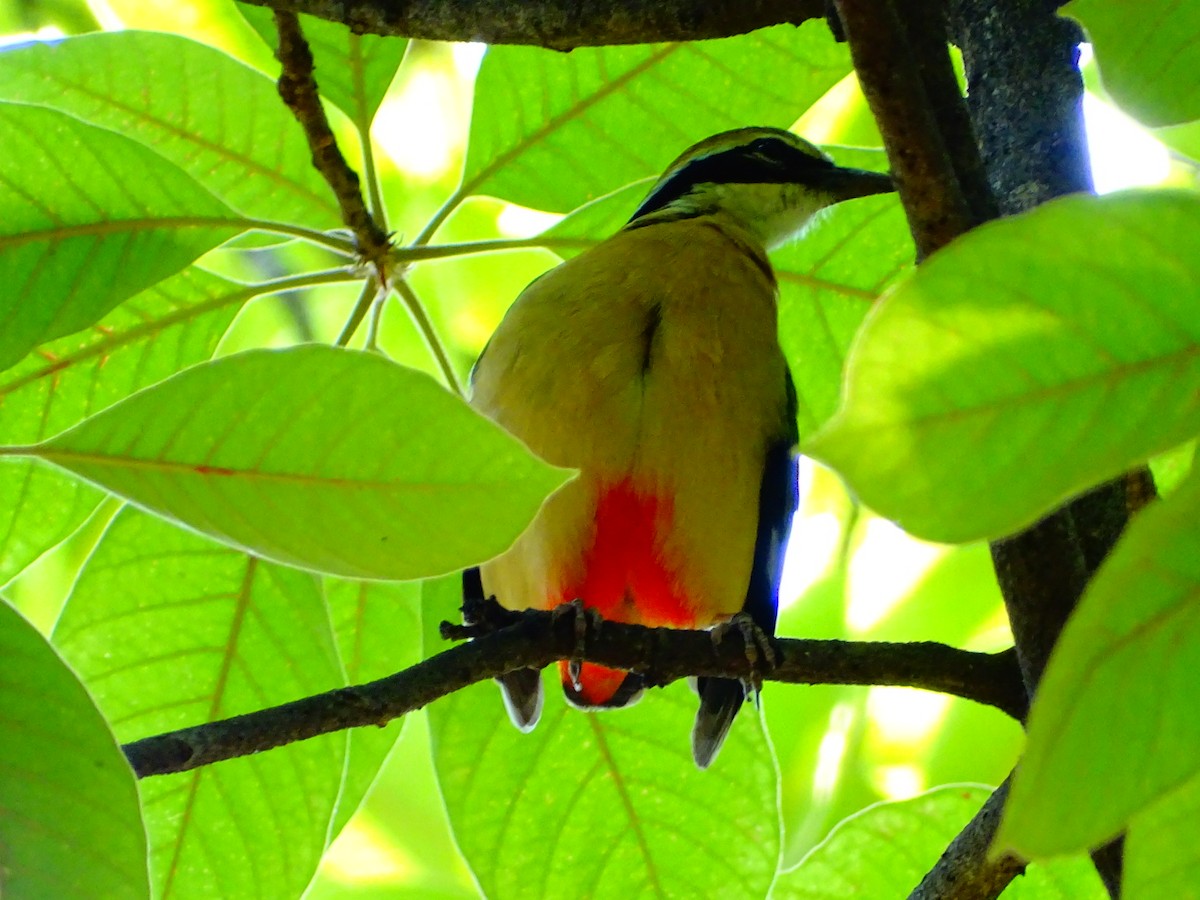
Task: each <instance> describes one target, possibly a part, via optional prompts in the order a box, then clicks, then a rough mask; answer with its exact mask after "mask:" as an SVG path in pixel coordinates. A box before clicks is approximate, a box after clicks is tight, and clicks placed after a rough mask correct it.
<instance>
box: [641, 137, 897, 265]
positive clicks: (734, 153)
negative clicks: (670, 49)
mask: <svg viewBox="0 0 1200 900" xmlns="http://www.w3.org/2000/svg"><path fill="white" fill-rule="evenodd" d="M895 189H896V188H895V186H894V185H893V183H892V179H891V178H890V177H889V176H887V175H881V174H879V173H878V172H867V171H863V170H861V169H848V168H843V167H841V166H838V165H837V164H835V163H834V161H833V160H832V159H830V158H829V157H828V156H827V155H826V154H824V153H822V152H821V151H820V150H819V149H817V148H816V147H814V146H813V145H812V144H810V143H809V142H808V141H806V140H804V139H803V138H801V137H797V136H796V135H794V134H792V133H791V132H790V131H784V130H783V129H780V128H738V129H736V130H734V131H724V132H722V133H721V134H716V135H713V136H712V137H710V138H706V139H705V140H703V141H701V142H700V143H698V144H696V145H695V146H693V147H690V148H689V149H687V150H685V151H684V152H683V154H682V155H681V156H680V157H679V158H678V159H676V160H675V162H673V163H671V165H670V166H669V167H668V168H667V171H666V172H664V173H663V176H662V177H661V178H660V179H659V180H658V183H657V184H655V185H654V188H653V189H652V190H651V191H650V193H649V195H648V196H647V197H646V199H645V200H643V201H642V204H641V206H639V207H638V209H637V212H635V213H634V214H633V218H631V219H630V220H629V221H630V224H631V225H633V224H635V223H636V224H637V225H643V224H644V225H648V224H651V223H652V222H667V221H671V220H673V219H682V218H691V217H693V216H699V215H708V214H711V213H717V212H723V213H726V214H727V215H730V216H732V217H733V218H735V219H736V220H738V222H739V223H740V224H742V225H743V226H744V227H746V228H747V229H749V230H750V231H751V232H753V233H754V234H756V235H757V236H758V237H759V238H760V239H761V240H762V242H763V245H764V246H766V247H774V246H776V245H778V244H781V243H783V242H784V241H786V240H788V239H789V238H790V237H792V236H793V235H795V234H796V233H797V232H799V231H800V230H801V229H802V228H803V227H804V225H805V224H806V223H807V222H808V221H809V220H810V219H811V218H812V217H813V215H814V214H815V213H817V212H818V211H820V210H821V209H824V208H825V207H827V206H831V205H833V204H834V203H838V202H840V201H842V200H849V199H851V198H852V197H865V196H867V195H869V194H884V193H888V192H890V191H894V190H895Z"/></svg>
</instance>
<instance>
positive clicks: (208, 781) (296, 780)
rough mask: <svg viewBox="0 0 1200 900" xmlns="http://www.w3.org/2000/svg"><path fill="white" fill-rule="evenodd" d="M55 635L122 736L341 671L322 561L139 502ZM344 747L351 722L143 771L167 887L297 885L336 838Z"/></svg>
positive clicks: (205, 892) (251, 705)
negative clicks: (288, 555) (286, 564)
mask: <svg viewBox="0 0 1200 900" xmlns="http://www.w3.org/2000/svg"><path fill="white" fill-rule="evenodd" d="M54 643H55V645H56V646H57V647H58V648H59V649H60V651H61V652H62V653H63V655H64V656H65V657H66V659H67V660H68V661H69V662H70V663H71V665H72V667H73V668H74V669H75V671H76V672H78V673H79V675H80V677H81V678H82V679H83V681H84V683H85V684H86V685H87V686H88V689H89V690H90V691H91V692H92V695H93V696H94V697H95V698H96V702H97V703H98V704H99V706H100V708H101V709H102V710H103V711H104V713H105V715H106V716H107V717H108V719H109V721H110V722H112V723H113V727H114V729H115V730H116V732H117V735H118V737H120V738H121V739H122V740H123V741H130V740H133V739H137V738H143V737H148V736H150V735H153V734H158V733H161V732H164V731H169V730H172V729H176V728H182V727H186V726H189V725H198V724H201V723H203V722H207V721H211V720H214V719H220V718H225V717H228V716H234V715H238V714H241V713H246V712H250V711H253V710H256V709H261V708H263V707H267V706H273V705H275V704H279V703H284V702H287V701H289V700H295V699H298V698H300V697H304V696H308V695H310V694H314V693H318V692H320V691H325V690H329V689H331V688H335V687H340V686H341V685H342V684H344V675H343V673H342V669H341V666H340V664H339V661H338V657H337V651H336V649H335V647H334V641H333V635H332V632H331V629H330V623H329V617H328V613H327V611H326V608H325V604H324V602H323V599H322V596H321V592H320V589H319V585H318V583H317V580H316V579H315V578H314V577H313V576H312V575H310V574H308V573H305V572H298V571H296V570H294V569H286V568H282V567H279V566H273V565H271V564H269V563H264V562H262V561H260V560H257V559H254V558H253V557H248V556H246V555H245V554H244V553H239V552H237V551H235V550H230V549H229V548H227V547H222V546H220V545H218V544H214V543H212V542H211V541H209V540H207V539H205V538H202V537H200V536H198V535H195V534H191V533H189V532H186V531H183V530H181V529H178V528H172V527H171V526H170V525H168V524H166V523H164V522H161V521H159V520H157V519H154V518H151V517H149V516H146V515H144V514H142V513H140V512H138V511H137V510H133V509H126V510H124V511H123V512H122V513H120V514H119V515H118V516H117V517H116V518H115V519H114V520H113V522H112V523H111V524H110V526H109V529H108V531H107V532H106V534H105V536H104V538H103V539H102V541H101V542H100V544H99V546H98V547H97V548H96V550H95V552H94V553H93V555H92V557H91V559H89V561H88V564H87V566H86V567H85V568H84V570H83V572H82V574H81V575H80V577H79V580H78V582H77V583H76V585H75V588H74V590H73V591H72V593H71V597H70V599H69V600H68V602H67V606H66V608H65V610H64V611H63V614H62V617H61V618H60V620H59V622H58V625H57V626H56V627H55V630H54ZM345 754H346V735H345V734H336V735H327V736H325V737H321V738H316V739H314V740H310V741H305V742H302V743H298V744H291V745H288V746H286V747H282V748H279V749H277V750H273V751H271V752H270V753H267V754H262V755H256V756H250V757H245V758H242V759H237V760H232V761H229V762H225V763H220V764H218V765H215V766H209V767H206V768H202V769H198V770H196V771H193V772H184V773H181V774H178V775H170V776H161V777H154V778H149V779H146V780H144V781H143V782H142V803H143V808H144V810H145V816H146V826H147V829H148V831H149V834H150V846H151V880H152V882H153V884H154V888H155V896H156V897H163V898H172V897H178V898H193V897H231V898H232V897H264V898H265V897H274V898H281V900H282V898H290V897H296V896H298V895H299V893H300V891H301V890H302V889H303V888H304V885H305V884H307V882H308V880H309V879H310V878H311V877H312V873H313V871H314V870H315V869H316V865H317V862H318V861H319V859H320V857H321V853H322V851H323V850H324V848H325V842H326V837H327V834H328V829H329V822H330V818H331V816H332V814H333V809H334V802H335V800H336V798H337V795H338V790H339V788H340V786H341V782H342V774H343V767H344V764H345ZM93 896H96V895H93Z"/></svg>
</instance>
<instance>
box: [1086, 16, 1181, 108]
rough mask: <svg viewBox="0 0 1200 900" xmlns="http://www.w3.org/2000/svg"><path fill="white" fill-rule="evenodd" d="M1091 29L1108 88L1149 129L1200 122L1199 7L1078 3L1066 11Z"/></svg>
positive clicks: (1089, 33) (1091, 35)
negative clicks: (1196, 120)
mask: <svg viewBox="0 0 1200 900" xmlns="http://www.w3.org/2000/svg"><path fill="white" fill-rule="evenodd" d="M1062 11H1063V12H1065V13H1067V14H1068V15H1071V16H1074V17H1075V18H1076V19H1079V21H1080V22H1082V23H1083V27H1084V28H1086V29H1087V33H1088V38H1089V39H1090V40H1091V42H1092V45H1093V46H1094V47H1095V48H1096V59H1097V60H1098V61H1099V63H1100V74H1101V75H1102V76H1103V78H1104V87H1105V88H1107V90H1108V92H1109V93H1110V94H1112V96H1113V98H1114V99H1115V100H1116V101H1117V102H1118V103H1119V104H1121V106H1122V107H1124V108H1125V109H1126V110H1128V111H1129V113H1130V114H1132V115H1134V116H1136V117H1137V118H1138V119H1140V120H1141V121H1142V122H1144V123H1145V124H1147V125H1176V124H1178V123H1180V122H1186V121H1188V120H1189V119H1200V58H1198V57H1197V55H1196V44H1197V43H1198V42H1200V6H1197V5H1196V4H1194V3H1180V2H1179V0H1143V2H1140V3H1111V2H1109V0H1073V2H1071V3H1068V4H1067V5H1066V6H1065V7H1064V8H1063V10H1062Z"/></svg>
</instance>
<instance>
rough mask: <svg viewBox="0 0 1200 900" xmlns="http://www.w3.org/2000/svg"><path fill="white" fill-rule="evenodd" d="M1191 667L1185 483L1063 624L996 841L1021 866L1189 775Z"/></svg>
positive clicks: (1193, 571)
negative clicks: (1022, 859)
mask: <svg viewBox="0 0 1200 900" xmlns="http://www.w3.org/2000/svg"><path fill="white" fill-rule="evenodd" d="M1197 668H1200V477H1197V475H1196V474H1195V473H1193V474H1192V475H1191V476H1189V478H1188V479H1187V481H1185V482H1184V483H1183V484H1182V485H1181V486H1180V487H1179V489H1178V491H1177V493H1175V494H1174V495H1172V496H1171V497H1169V498H1167V499H1166V500H1162V501H1159V502H1158V503H1157V504H1156V505H1155V506H1153V507H1151V508H1149V509H1147V510H1145V511H1144V512H1143V513H1142V514H1141V515H1140V516H1138V518H1136V519H1135V520H1134V521H1133V523H1132V524H1131V525H1130V526H1129V528H1128V530H1127V531H1126V533H1125V536H1124V537H1123V538H1122V539H1121V541H1120V543H1118V545H1117V547H1116V549H1115V550H1114V551H1113V553H1112V555H1111V556H1110V557H1109V558H1108V560H1107V561H1106V562H1105V564H1104V565H1103V566H1102V567H1101V569H1100V571H1099V572H1098V573H1097V574H1096V577H1095V578H1094V579H1093V580H1092V583H1091V585H1090V587H1089V588H1088V590H1087V592H1086V594H1085V595H1084V598H1083V601H1082V602H1081V603H1080V605H1079V607H1078V608H1077V609H1076V611H1075V613H1074V615H1072V617H1071V619H1070V621H1069V622H1068V623H1067V627H1066V629H1065V630H1064V631H1063V633H1062V637H1061V638H1060V639H1059V641H1058V644H1057V645H1056V646H1055V649H1054V655H1053V656H1052V657H1051V659H1050V665H1049V666H1048V667H1047V669H1046V674H1045V676H1044V677H1043V678H1042V682H1041V684H1040V685H1039V686H1038V693H1037V698H1036V700H1035V701H1034V704H1033V709H1032V711H1031V713H1030V718H1029V728H1028V733H1029V743H1028V747H1027V749H1026V751H1025V756H1024V758H1023V760H1022V761H1021V764H1020V766H1019V767H1018V769H1017V775H1016V779H1015V780H1014V782H1013V787H1012V794H1011V796H1010V798H1009V803H1008V806H1007V808H1006V810H1005V818H1004V822H1003V824H1002V826H1001V830H1000V834H999V835H998V837H997V841H998V842H999V843H1000V844H1001V845H1002V846H1005V847H1011V848H1014V849H1016V850H1018V851H1019V852H1020V853H1022V854H1023V855H1025V856H1030V857H1033V856H1049V855H1051V854H1055V853H1064V852H1069V851H1072V850H1080V849H1084V848H1086V847H1093V846H1096V845H1098V844H1100V843H1102V842H1104V841H1105V840H1107V839H1109V838H1111V837H1113V836H1114V835H1116V834H1117V833H1118V832H1119V831H1120V830H1121V829H1122V828H1124V827H1125V825H1126V824H1128V823H1129V821H1130V819H1131V818H1132V817H1133V816H1134V815H1135V814H1137V813H1138V812H1139V811H1141V810H1144V809H1145V808H1147V807H1148V806H1149V805H1150V804H1151V803H1153V802H1155V801H1156V800H1158V799H1159V798H1160V797H1162V796H1164V795H1165V794H1166V793H1167V792H1169V791H1171V790H1174V789H1176V788H1178V787H1180V786H1181V785H1183V784H1184V783H1185V782H1187V781H1188V780H1190V779H1193V778H1195V777H1196V776H1197V774H1200V718H1198V717H1197V716H1196V711H1195V705H1196V703H1195V696H1196V685H1195V672H1196V670H1197ZM1131 761H1136V763H1133V762H1131Z"/></svg>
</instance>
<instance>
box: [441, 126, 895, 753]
mask: <svg viewBox="0 0 1200 900" xmlns="http://www.w3.org/2000/svg"><path fill="white" fill-rule="evenodd" d="M891 190H893V186H892V182H891V179H890V178H888V177H887V176H886V175H880V174H877V173H873V172H865V171H860V170H857V169H847V168H842V167H839V166H837V165H835V164H834V163H833V161H832V160H831V159H830V158H829V157H828V156H826V155H825V154H823V153H822V152H821V151H820V150H818V149H817V148H816V147H814V146H813V145H811V144H809V143H808V142H807V141H804V140H802V139H801V138H799V137H797V136H795V135H794V134H791V133H790V132H787V131H782V130H779V129H775V128H741V129H738V130H736V131H728V132H724V133H722V134H718V135H715V136H713V137H710V138H708V139H707V140H704V141H702V142H700V143H699V144H696V145H695V146H694V147H692V148H690V149H689V150H687V151H686V152H685V153H684V154H683V155H682V156H680V157H679V158H678V159H677V160H676V161H675V162H674V163H672V164H671V166H670V168H668V169H667V171H666V173H665V174H664V175H663V176H662V178H660V179H659V181H658V183H657V184H656V185H655V186H654V188H653V189H652V190H651V191H650V193H649V195H648V196H647V197H646V199H645V200H644V201H642V204H641V206H639V207H638V209H637V211H636V212H635V213H634V214H633V217H632V218H631V219H630V220H629V222H628V224H626V225H625V227H624V228H622V229H621V230H620V231H619V232H617V233H616V234H615V235H613V236H612V237H610V238H608V239H607V240H604V241H602V242H601V243H599V244H597V245H596V246H594V247H592V248H591V249H589V250H587V251H586V252H584V253H582V254H580V255H579V256H577V257H575V258H573V259H570V260H568V261H566V262H564V263H563V264H562V265H560V266H558V267H557V268H555V269H552V270H551V271H549V272H547V273H546V274H545V275H543V276H541V277H540V278H538V279H537V280H536V281H534V282H533V283H532V284H530V285H529V287H527V288H526V289H525V290H524V291H523V292H522V293H521V295H520V296H519V297H518V298H517V300H516V302H515V303H513V305H512V307H511V308H510V309H509V311H508V313H507V315H506V316H505V317H504V320H503V321H502V322H501V323H500V327H499V328H498V329H497V330H496V333H495V335H494V336H493V337H492V339H491V341H490V342H489V344H488V346H487V347H486V348H485V350H484V352H483V354H482V355H481V357H480V359H479V361H478V363H477V364H476V366H475V370H474V372H473V373H472V379H471V383H472V390H471V404H472V405H473V406H474V407H475V408H476V409H477V410H479V411H480V412H481V413H483V414H484V415H486V416H488V417H489V418H491V419H493V420H495V421H496V422H498V423H499V424H501V425H502V426H504V427H505V428H506V429H508V430H509V431H510V432H512V433H513V434H514V435H516V436H517V437H519V438H520V439H521V440H523V441H524V442H525V443H526V444H527V445H528V446H529V447H530V449H532V450H533V451H534V452H535V453H537V454H538V455H539V456H541V457H543V458H544V459H546V460H548V461H549V462H551V463H555V464H557V465H561V466H570V467H572V468H576V469H579V472H580V474H579V477H578V478H576V479H575V480H574V481H572V482H570V483H569V484H567V485H566V486H565V487H563V488H562V489H560V490H559V491H558V492H557V493H556V494H554V495H553V496H552V497H551V498H550V499H549V500H548V501H547V502H546V503H545V505H544V506H543V507H542V509H541V511H540V512H539V513H538V515H537V517H536V518H535V519H534V520H533V522H532V524H531V525H530V526H529V528H528V529H526V531H525V532H524V534H523V535H522V536H521V537H520V538H519V539H518V540H517V542H516V543H515V544H514V545H513V546H512V547H511V549H509V550H508V551H507V552H505V553H504V554H502V555H500V556H498V557H496V558H495V559H493V560H491V561H489V562H487V563H485V564H484V565H483V566H481V567H480V568H479V569H478V570H469V571H468V572H467V573H465V575H464V582H463V583H464V591H465V594H466V596H467V597H468V598H472V597H474V598H477V599H482V598H483V597H484V596H494V597H495V598H496V599H497V600H498V601H499V602H500V604H501V605H503V606H507V607H509V608H512V609H524V608H528V607H536V608H540V609H553V608H555V607H558V606H560V605H562V604H565V603H569V602H571V601H574V600H579V601H581V602H582V604H583V605H584V606H585V607H586V608H588V609H591V610H595V611H596V612H597V613H599V615H600V616H602V617H603V618H605V619H610V620H614V621H618V622H628V623H634V624H641V625H648V626H667V627H672V628H710V627H713V626H721V625H722V623H726V622H728V621H729V620H730V619H731V618H732V617H734V616H735V615H736V614H738V613H744V614H745V615H746V616H748V617H749V619H750V620H752V621H753V623H754V624H755V625H756V626H757V627H758V628H759V629H761V630H762V632H764V633H766V634H772V633H773V632H774V628H775V619H776V614H777V610H778V592H779V578H780V571H781V567H782V562H783V548H784V544H785V542H786V540H787V534H788V529H789V526H790V523H791V517H792V513H793V512H794V510H795V508H796V467H795V459H794V456H793V453H792V448H793V445H794V444H795V442H796V424H795V421H796V417H795V412H796V398H795V391H794V389H793V387H792V382H791V376H790V375H789V373H788V369H787V364H786V363H785V361H784V357H783V353H782V351H781V350H780V347H779V341H778V337H777V334H776V294H777V288H776V282H775V275H774V273H773V272H772V270H771V265H770V263H769V262H768V261H767V252H766V251H767V249H768V248H769V247H772V246H775V245H777V244H779V243H782V242H784V241H786V240H787V239H788V238H790V237H793V236H794V235H796V234H797V233H799V232H800V231H801V230H802V229H803V227H804V226H805V224H806V223H807V222H808V221H809V220H810V219H811V218H812V217H813V215H814V214H815V213H817V212H818V211H819V210H821V209H822V208H824V207H827V206H830V205H831V204H834V203H837V202H839V201H842V200H847V199H849V198H852V197H862V196H866V195H868V194H878V193H883V192H887V191H891ZM740 621H745V620H744V618H743V619H742V620H740ZM560 675H561V679H562V685H563V690H564V692H565V693H566V696H567V699H568V700H569V701H570V702H571V703H573V704H575V705H577V706H580V707H584V708H611V707H620V706H626V705H628V704H630V703H632V702H633V701H634V700H635V699H637V697H638V696H639V695H640V694H641V692H642V687H643V684H642V679H641V677H640V676H639V675H638V674H636V673H633V672H625V671H621V670H616V669H610V668H607V667H605V666H601V665H597V664H595V663H590V662H584V663H582V665H578V664H576V665H575V666H572V665H571V664H569V663H568V662H565V661H564V662H563V663H561V664H560ZM498 680H499V681H500V685H501V689H502V692H503V694H504V698H505V704H506V706H507V708H508V712H509V714H510V716H511V717H512V720H513V722H514V723H515V724H516V725H517V727H519V728H521V729H523V730H528V729H530V728H532V727H533V726H534V725H535V724H536V723H537V720H538V717H539V715H540V714H541V709H542V686H541V678H540V674H539V673H538V672H536V671H532V670H520V671H517V672H513V673H510V674H508V675H506V676H504V677H503V678H501V679H498ZM698 690H699V694H700V711H699V713H698V715H697V717H696V724H695V727H694V729H693V733H692V750H693V756H694V758H695V760H696V763H697V765H699V766H700V767H702V768H703V767H706V766H708V765H709V763H711V762H712V760H713V758H714V757H715V756H716V754H717V751H718V750H719V749H720V747H721V743H722V742H723V741H724V739H725V735H726V733H727V732H728V731H729V727H730V725H731V723H732V722H733V719H734V716H735V715H736V714H737V711H738V709H739V708H740V707H741V705H742V703H743V701H744V700H745V698H746V696H747V693H748V690H747V688H746V687H745V686H744V685H743V683H742V682H741V681H738V680H736V679H723V678H701V679H699V683H698Z"/></svg>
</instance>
